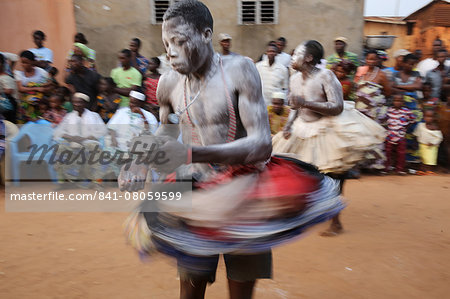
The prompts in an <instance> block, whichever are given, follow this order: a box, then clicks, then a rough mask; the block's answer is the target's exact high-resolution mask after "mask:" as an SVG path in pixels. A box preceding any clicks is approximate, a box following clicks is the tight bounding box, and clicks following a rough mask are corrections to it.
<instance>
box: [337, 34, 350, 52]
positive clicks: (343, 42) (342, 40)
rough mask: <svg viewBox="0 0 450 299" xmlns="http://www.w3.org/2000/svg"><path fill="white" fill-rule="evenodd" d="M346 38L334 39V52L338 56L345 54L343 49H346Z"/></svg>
mask: <svg viewBox="0 0 450 299" xmlns="http://www.w3.org/2000/svg"><path fill="white" fill-rule="evenodd" d="M347 42H348V40H347V38H345V37H343V36H339V37H336V38H335V39H334V50H335V51H336V53H338V54H342V53H344V52H345V48H346V47H347Z"/></svg>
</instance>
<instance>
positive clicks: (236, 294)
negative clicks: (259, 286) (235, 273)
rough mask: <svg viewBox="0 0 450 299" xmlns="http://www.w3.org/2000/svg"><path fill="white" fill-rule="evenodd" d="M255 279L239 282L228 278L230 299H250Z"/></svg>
mask: <svg viewBox="0 0 450 299" xmlns="http://www.w3.org/2000/svg"><path fill="white" fill-rule="evenodd" d="M255 284H256V281H255V280H253V281H245V282H239V281H235V280H231V279H228V289H229V290H230V299H251V298H252V295H253V288H254V287H255Z"/></svg>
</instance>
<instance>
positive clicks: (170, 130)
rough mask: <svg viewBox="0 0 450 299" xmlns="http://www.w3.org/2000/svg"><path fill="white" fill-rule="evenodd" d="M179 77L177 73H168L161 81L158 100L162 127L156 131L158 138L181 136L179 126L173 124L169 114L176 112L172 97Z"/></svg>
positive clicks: (157, 94)
mask: <svg viewBox="0 0 450 299" xmlns="http://www.w3.org/2000/svg"><path fill="white" fill-rule="evenodd" d="M177 77H178V75H177V74H176V73H175V72H168V73H165V74H164V75H162V76H161V78H160V79H159V82H158V88H157V90H156V98H157V99H158V104H159V119H160V121H161V126H159V128H158V130H156V133H155V135H157V136H169V137H173V138H175V139H176V138H178V136H179V135H180V129H179V126H176V125H174V124H171V123H170V121H169V114H170V113H173V112H174V111H173V107H172V102H171V100H170V95H171V91H172V90H173V89H174V87H175V84H176V82H177V80H178V78H177Z"/></svg>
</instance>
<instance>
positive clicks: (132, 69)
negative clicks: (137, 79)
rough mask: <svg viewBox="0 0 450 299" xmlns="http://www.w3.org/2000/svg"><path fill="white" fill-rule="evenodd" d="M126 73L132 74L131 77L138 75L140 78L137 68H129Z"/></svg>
mask: <svg viewBox="0 0 450 299" xmlns="http://www.w3.org/2000/svg"><path fill="white" fill-rule="evenodd" d="M128 71H129V72H130V73H133V75H136V74H139V75H140V76H142V75H141V72H139V70H138V69H137V68H135V67H130V69H129V70H128Z"/></svg>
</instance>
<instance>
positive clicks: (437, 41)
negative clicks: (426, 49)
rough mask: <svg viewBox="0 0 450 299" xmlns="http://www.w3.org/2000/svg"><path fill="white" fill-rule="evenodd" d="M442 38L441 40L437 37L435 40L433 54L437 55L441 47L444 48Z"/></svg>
mask: <svg viewBox="0 0 450 299" xmlns="http://www.w3.org/2000/svg"><path fill="white" fill-rule="evenodd" d="M442 44H443V43H442V40H440V39H439V38H436V39H435V40H434V41H433V55H434V56H436V55H437V53H438V51H439V50H440V49H442Z"/></svg>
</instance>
